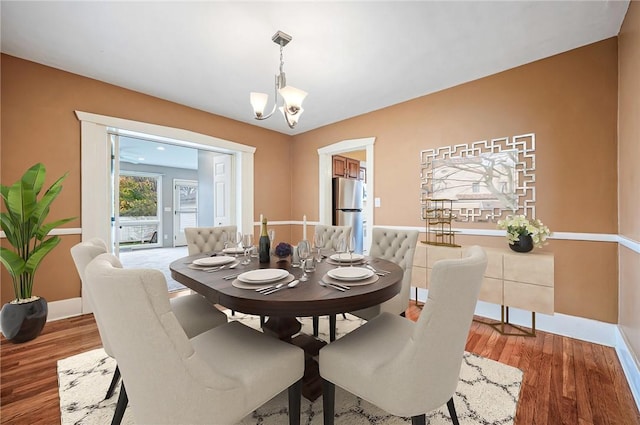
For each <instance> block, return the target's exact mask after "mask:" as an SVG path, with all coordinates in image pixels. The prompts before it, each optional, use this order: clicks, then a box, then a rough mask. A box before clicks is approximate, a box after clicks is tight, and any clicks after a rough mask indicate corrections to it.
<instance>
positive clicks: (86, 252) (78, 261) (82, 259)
mask: <svg viewBox="0 0 640 425" xmlns="http://www.w3.org/2000/svg"><path fill="white" fill-rule="evenodd" d="M106 252H107V244H105V243H104V241H103V240H102V239H100V238H91V239H89V240H88V241H84V242H80V243H79V244H76V245H74V246H72V247H71V257H72V258H73V262H74V264H75V265H76V269H77V270H78V275H79V276H80V281H81V283H82V293H83V294H84V295H85V296H86V297H87V299H88V300H89V305H90V306H91V309H92V310H93V313H94V317H95V319H96V324H97V325H98V333H99V334H100V339H101V340H102V345H103V346H104V351H105V352H106V353H107V354H108V355H109V356H111V357H113V354H112V353H113V350H111V345H110V344H109V340H108V339H107V334H106V332H105V331H104V328H103V325H102V321H101V320H100V318H99V317H98V315H97V313H96V311H95V302H94V299H93V294H92V293H91V290H90V289H89V286H88V284H87V279H86V277H85V269H86V268H87V265H88V264H89V263H90V262H91V260H93V259H94V258H96V257H97V256H98V255H100V254H105V253H106ZM117 264H119V265H118V267H122V264H120V262H119V261H118V263H117Z"/></svg>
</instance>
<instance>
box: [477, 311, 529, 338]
mask: <svg viewBox="0 0 640 425" xmlns="http://www.w3.org/2000/svg"><path fill="white" fill-rule="evenodd" d="M473 320H474V322H478V323H482V324H484V325H489V326H491V327H492V328H493V329H495V330H496V331H498V333H500V335H508V336H528V337H535V336H536V312H535V311H532V312H531V330H530V331H529V330H527V329H526V328H523V327H521V326H518V325H514V324H513V323H511V322H509V306H505V305H501V306H500V321H499V322H491V323H490V322H485V321H482V320H477V319H473ZM505 325H508V326H511V327H512V328H514V329H516V330H517V331H518V332H507V331H505V330H504V327H505Z"/></svg>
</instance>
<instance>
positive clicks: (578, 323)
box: [418, 289, 618, 347]
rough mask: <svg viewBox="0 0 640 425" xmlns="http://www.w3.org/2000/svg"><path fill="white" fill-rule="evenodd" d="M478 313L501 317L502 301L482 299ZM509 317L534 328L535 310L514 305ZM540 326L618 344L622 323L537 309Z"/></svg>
mask: <svg viewBox="0 0 640 425" xmlns="http://www.w3.org/2000/svg"><path fill="white" fill-rule="evenodd" d="M427 292H428V291H427V290H426V289H418V301H420V302H424V300H426V298H427ZM475 314H476V315H477V316H482V317H486V318H488V319H492V320H500V305H498V304H492V303H487V302H484V301H478V304H477V305H476V311H475ZM509 321H510V322H511V323H513V324H515V325H519V326H524V327H526V328H530V327H531V312H530V311H526V310H520V309H518V308H513V307H511V308H509ZM536 329H537V330H540V331H545V332H550V333H553V334H556V335H562V336H567V337H570V338H576V339H579V340H582V341H588V342H592V343H595V344H601V345H606V346H609V347H615V346H616V342H617V340H616V332H617V329H618V325H616V324H614V323H605V322H599V321H597V320H592V319H585V318H582V317H575V316H568V315H566V314H560V313H556V314H554V315H547V314H539V313H537V314H536Z"/></svg>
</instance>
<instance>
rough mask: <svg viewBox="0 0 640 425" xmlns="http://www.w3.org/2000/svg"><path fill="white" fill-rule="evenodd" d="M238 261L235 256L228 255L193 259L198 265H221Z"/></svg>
mask: <svg viewBox="0 0 640 425" xmlns="http://www.w3.org/2000/svg"><path fill="white" fill-rule="evenodd" d="M234 261H236V259H235V258H233V257H228V256H226V255H216V256H215V257H204V258H198V259H197V260H193V264H195V265H196V266H221V265H223V264H229V263H233V262H234Z"/></svg>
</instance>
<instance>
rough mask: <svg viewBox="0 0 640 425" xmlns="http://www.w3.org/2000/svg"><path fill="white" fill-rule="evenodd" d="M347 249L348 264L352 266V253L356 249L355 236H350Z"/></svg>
mask: <svg viewBox="0 0 640 425" xmlns="http://www.w3.org/2000/svg"><path fill="white" fill-rule="evenodd" d="M347 250H348V251H349V263H350V266H351V267H353V253H354V251H355V250H356V238H355V237H354V236H351V237H350V238H349V241H348V243H347Z"/></svg>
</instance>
